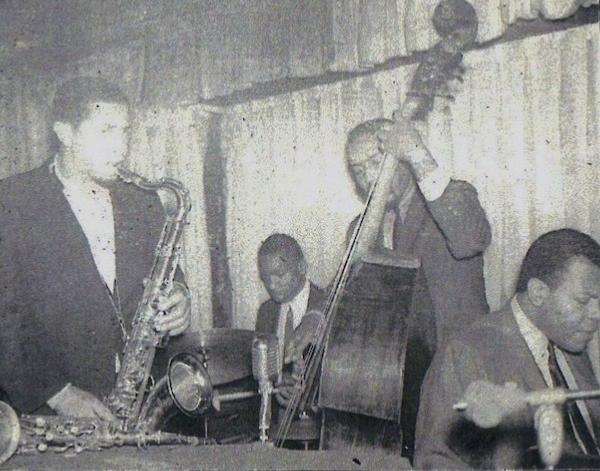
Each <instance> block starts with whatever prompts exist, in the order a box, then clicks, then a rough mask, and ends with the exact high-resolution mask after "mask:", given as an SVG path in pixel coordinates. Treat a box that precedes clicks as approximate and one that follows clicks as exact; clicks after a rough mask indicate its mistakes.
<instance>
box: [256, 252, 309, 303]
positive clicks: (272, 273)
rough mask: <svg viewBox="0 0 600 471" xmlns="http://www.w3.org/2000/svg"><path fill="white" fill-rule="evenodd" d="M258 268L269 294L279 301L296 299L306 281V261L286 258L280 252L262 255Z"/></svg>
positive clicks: (284, 301)
mask: <svg viewBox="0 0 600 471" xmlns="http://www.w3.org/2000/svg"><path fill="white" fill-rule="evenodd" d="M258 270H259V272H260V279H261V280H262V282H263V284H264V285H265V288H266V289H267V291H268V292H269V296H270V297H271V299H273V300H274V301H275V302H278V303H286V302H288V301H291V300H292V299H294V297H295V296H296V295H297V294H298V293H299V292H300V290H301V289H302V287H303V286H304V283H305V281H306V269H305V267H304V263H303V262H302V261H297V260H286V259H285V258H284V257H282V256H281V255H280V254H267V255H263V256H260V257H259V259H258Z"/></svg>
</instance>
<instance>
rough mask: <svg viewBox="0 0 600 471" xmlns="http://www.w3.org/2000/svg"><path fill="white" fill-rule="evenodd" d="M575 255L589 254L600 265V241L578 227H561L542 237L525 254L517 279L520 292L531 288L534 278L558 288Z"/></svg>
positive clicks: (586, 256) (595, 263)
mask: <svg viewBox="0 0 600 471" xmlns="http://www.w3.org/2000/svg"><path fill="white" fill-rule="evenodd" d="M573 257H585V258H587V259H588V260H589V261H590V262H591V263H593V264H594V265H596V266H598V267H600V244H598V242H596V241H595V240H594V239H593V238H591V237H590V236H589V235H587V234H584V233H583V232H579V231H576V230H575V229H559V230H556V231H551V232H547V233H546V234H544V235H542V236H541V237H539V238H538V239H537V240H536V241H535V242H533V244H531V247H529V250H528V251H527V254H526V255H525V258H524V259H523V263H522V264H521V271H520V272H519V278H518V280H517V287H516V291H517V293H523V292H525V291H526V290H527V283H529V280H530V279H532V278H537V279H539V280H542V281H543V282H544V283H546V284H547V285H549V286H550V287H552V288H554V287H556V285H557V284H558V283H559V282H560V279H561V276H562V274H563V271H564V269H565V268H567V265H568V262H569V261H570V260H571V259H572V258H573Z"/></svg>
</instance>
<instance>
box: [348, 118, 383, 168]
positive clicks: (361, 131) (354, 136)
mask: <svg viewBox="0 0 600 471" xmlns="http://www.w3.org/2000/svg"><path fill="white" fill-rule="evenodd" d="M393 123H394V122H393V121H391V120H389V119H385V118H376V119H370V120H369V121H364V122H362V123H360V124H359V125H358V126H356V127H354V128H352V129H351V130H350V132H349V133H348V137H347V138H346V147H345V148H344V152H345V155H346V158H348V153H349V152H350V149H351V148H352V147H353V146H354V145H355V144H356V142H357V141H359V140H360V139H363V138H365V137H371V136H374V135H375V133H376V132H377V131H379V130H381V128H383V126H384V125H386V124H393Z"/></svg>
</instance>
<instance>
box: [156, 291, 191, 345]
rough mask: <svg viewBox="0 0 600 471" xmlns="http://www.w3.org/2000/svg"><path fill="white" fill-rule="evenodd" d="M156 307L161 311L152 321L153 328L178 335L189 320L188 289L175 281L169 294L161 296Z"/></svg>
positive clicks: (187, 324)
mask: <svg viewBox="0 0 600 471" xmlns="http://www.w3.org/2000/svg"><path fill="white" fill-rule="evenodd" d="M157 309H158V310H159V311H163V314H162V315H160V316H158V317H157V319H156V321H155V322H154V328H155V329H156V330H157V331H158V332H161V333H165V334H168V335H170V336H171V337H172V336H174V335H179V334H181V333H183V332H184V331H185V329H187V328H188V327H189V325H190V321H191V303H190V293H189V291H188V289H187V288H186V287H185V286H184V285H182V284H181V283H178V282H177V281H175V282H174V283H173V289H172V290H171V293H170V294H169V296H161V297H160V298H159V301H158V305H157Z"/></svg>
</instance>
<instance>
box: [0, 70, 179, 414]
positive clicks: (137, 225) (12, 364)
mask: <svg viewBox="0 0 600 471" xmlns="http://www.w3.org/2000/svg"><path fill="white" fill-rule="evenodd" d="M130 112H131V111H130V107H129V104H128V100H127V98H126V97H125V95H124V94H123V93H122V92H121V91H120V90H119V89H118V88H117V87H115V86H114V85H112V84H110V83H108V82H106V81H105V80H103V79H100V78H87V77H79V78H75V79H72V80H69V81H67V82H65V83H64V84H62V85H61V86H60V87H59V89H58V91H57V92H56V95H55V98H54V102H53V105H52V110H51V120H50V128H51V130H50V131H51V133H50V134H51V135H52V138H53V139H54V142H53V147H52V146H51V147H52V149H51V152H50V153H49V155H48V160H46V161H45V162H44V164H42V165H41V166H40V167H38V168H36V169H34V170H31V171H29V172H26V173H23V174H20V175H16V176H12V177H9V178H7V179H5V180H3V181H2V182H0V250H1V253H2V262H1V266H0V312H1V314H0V316H1V317H0V350H1V351H2V355H0V389H3V390H4V391H5V392H6V394H7V395H8V399H9V401H10V403H11V404H12V405H13V406H14V407H15V408H16V409H17V410H19V411H21V412H24V413H49V412H50V411H49V410H48V409H51V410H53V411H54V412H55V413H57V414H60V415H70V416H76V417H90V416H91V417H101V418H104V419H108V420H113V419H114V417H113V416H112V414H111V412H110V411H109V409H108V408H107V407H106V406H105V405H104V403H103V402H102V398H103V397H105V396H106V395H107V394H108V393H109V392H110V390H111V388H112V387H113V385H114V382H115V374H116V372H118V370H119V368H120V363H121V361H122V358H121V352H122V351H123V345H124V342H125V340H126V339H127V335H128V334H129V332H130V330H131V319H132V316H133V315H134V313H135V310H136V305H137V303H138V302H139V300H140V298H141V295H142V292H143V283H142V280H143V279H144V277H145V276H146V275H147V273H148V272H149V270H150V267H151V266H152V262H153V258H154V250H155V247H156V245H157V242H158V239H159V236H160V231H161V228H162V225H163V222H164V213H163V209H162V206H161V203H160V200H159V198H158V196H157V195H156V193H155V192H147V191H144V190H142V189H140V188H137V187H134V186H132V185H126V184H124V183H122V182H120V181H119V179H118V176H119V174H118V167H119V166H120V165H121V164H122V163H123V162H124V160H125V158H126V156H127V152H128V144H129V125H130V119H131V118H130ZM157 308H158V309H159V310H160V311H162V312H163V313H164V314H163V315H162V317H160V318H158V319H157V321H156V323H155V329H156V330H157V331H158V332H161V333H164V334H166V335H169V336H178V335H180V334H182V333H183V332H184V331H185V330H186V328H187V327H188V326H189V324H190V298H189V293H188V290H187V288H186V286H185V283H184V280H183V275H182V273H181V271H180V270H178V274H177V276H176V281H175V283H174V287H173V289H172V290H171V292H170V294H169V295H168V296H164V297H161V298H160V300H159V303H158V306H157ZM158 356H160V354H159V355H158ZM157 358H158V357H157Z"/></svg>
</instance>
